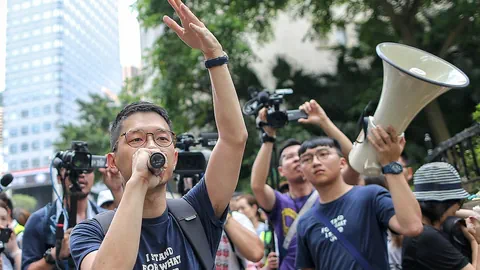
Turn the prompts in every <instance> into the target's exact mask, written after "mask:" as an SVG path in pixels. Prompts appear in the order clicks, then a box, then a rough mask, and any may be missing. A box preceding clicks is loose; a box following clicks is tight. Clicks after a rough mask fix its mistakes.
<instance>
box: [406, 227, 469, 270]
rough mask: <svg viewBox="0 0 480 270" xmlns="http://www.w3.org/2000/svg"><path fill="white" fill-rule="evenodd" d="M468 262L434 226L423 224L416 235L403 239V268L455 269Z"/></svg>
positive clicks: (413, 269)
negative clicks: (421, 229)
mask: <svg viewBox="0 0 480 270" xmlns="http://www.w3.org/2000/svg"><path fill="white" fill-rule="evenodd" d="M468 264H469V262H468V259H467V258H466V257H465V256H464V255H462V253H461V252H460V251H459V250H458V249H456V248H455V247H454V246H453V245H452V244H451V243H450V241H449V240H448V236H447V235H445V234H444V233H443V232H442V231H439V230H437V229H436V228H434V227H432V226H429V225H424V226H423V232H422V233H421V234H420V235H418V236H416V237H405V240H404V241H403V262H402V265H403V270H417V269H431V270H433V269H435V270H444V269H445V270H447V269H448V270H456V269H462V268H464V267H465V266H467V265H468Z"/></svg>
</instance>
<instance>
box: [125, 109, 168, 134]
mask: <svg viewBox="0 0 480 270" xmlns="http://www.w3.org/2000/svg"><path fill="white" fill-rule="evenodd" d="M159 128H161V129H165V130H170V127H169V126H168V124H167V121H165V119H164V118H163V117H162V116H160V115H159V114H158V113H156V112H136V113H133V114H131V115H129V116H128V117H127V118H126V119H125V120H124V121H123V123H122V130H121V133H123V132H127V131H129V130H133V129H143V130H155V129H159Z"/></svg>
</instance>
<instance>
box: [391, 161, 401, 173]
mask: <svg viewBox="0 0 480 270" xmlns="http://www.w3.org/2000/svg"><path fill="white" fill-rule="evenodd" d="M392 170H393V171H394V172H396V173H400V172H402V171H403V166H402V165H400V164H398V163H394V164H392Z"/></svg>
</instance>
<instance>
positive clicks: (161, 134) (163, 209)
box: [70, 0, 247, 270]
mask: <svg viewBox="0 0 480 270" xmlns="http://www.w3.org/2000/svg"><path fill="white" fill-rule="evenodd" d="M169 3H170V5H171V6H172V7H173V9H174V10H175V12H176V13H177V15H178V16H179V18H180V20H181V23H182V26H180V25H178V24H177V23H176V22H175V21H174V20H172V19H171V18H169V17H167V16H165V17H164V22H165V23H166V25H167V26H168V27H169V28H170V29H171V30H173V31H174V32H175V33H176V34H177V35H178V36H179V38H181V39H182V40H183V41H184V42H185V43H186V44H187V45H189V46H190V47H192V48H193V49H199V50H201V51H202V53H203V55H204V57H205V59H206V62H205V65H206V67H207V68H208V70H209V73H210V78H211V82H212V96H213V109H214V114H215V120H216V124H217V129H218V141H217V144H216V146H215V148H214V149H213V151H212V154H211V156H210V159H209V163H208V165H207V168H206V172H205V176H204V178H203V179H202V180H201V181H200V182H199V183H198V184H197V185H195V187H193V188H192V190H190V191H189V193H187V194H186V195H185V196H184V199H185V200H186V201H187V202H188V203H189V204H190V205H191V206H192V207H193V208H194V209H195V211H196V212H197V218H199V219H200V221H201V223H202V225H203V228H204V233H205V235H206V237H207V241H208V244H209V247H210V250H209V252H210V255H211V258H212V259H214V257H215V253H216V251H217V247H218V244H219V241H220V237H221V234H222V229H223V223H224V220H225V217H226V214H227V211H226V210H227V205H228V203H229V201H230V198H231V197H232V194H233V192H234V190H235V187H236V186H237V182H238V176H239V173H240V165H241V162H242V157H243V152H244V149H245V144H246V141H247V129H246V127H245V123H244V121H243V116H242V113H241V109H240V104H239V101H238V97H237V94H236V91H235V88H234V85H233V82H232V79H231V76H230V73H229V70H228V68H227V66H226V63H227V62H228V61H227V60H228V58H227V56H226V55H225V53H224V52H223V49H222V46H221V45H220V43H219V42H218V41H217V39H216V38H215V36H214V35H213V34H212V33H211V32H210V31H209V30H208V29H207V28H206V27H205V25H204V24H203V23H202V22H201V21H200V20H199V19H198V18H197V17H196V16H195V15H194V14H193V13H192V12H191V11H190V9H189V8H188V7H187V6H185V5H184V4H183V3H182V2H181V1H180V0H169ZM110 141H111V146H112V152H111V153H109V154H108V156H107V158H108V166H109V167H115V168H118V170H119V171H120V173H121V175H122V176H123V178H124V179H125V181H126V184H125V188H124V190H123V196H122V199H121V201H120V204H119V206H118V208H117V210H116V212H115V216H114V217H113V220H112V222H111V224H110V227H109V229H108V231H107V232H106V234H105V233H104V232H103V230H102V227H101V225H100V224H99V222H98V221H97V220H95V219H94V220H90V221H88V222H83V223H81V224H79V225H77V226H76V227H75V229H74V230H73V232H72V235H71V238H70V241H71V250H72V256H73V258H74V260H75V263H76V265H77V268H78V269H82V270H83V269H157V268H159V269H160V268H161V269H201V261H200V259H199V258H197V256H196V255H195V253H194V250H193V249H192V246H191V244H190V243H189V242H188V240H187V239H186V238H185V236H184V235H183V233H182V231H181V228H180V227H179V225H178V224H177V222H176V221H175V220H173V217H171V216H170V215H169V212H168V209H167V199H166V184H167V182H168V180H169V179H171V177H172V174H173V170H174V168H175V165H176V162H177V158H178V152H177V151H176V150H175V135H174V133H173V132H172V130H171V123H170V120H169V118H168V115H167V113H166V111H165V110H164V109H163V108H160V107H159V106H157V105H155V104H152V103H148V102H138V103H133V104H130V105H128V106H126V107H125V108H124V109H123V110H122V111H121V112H120V113H119V114H118V115H117V117H116V119H115V121H114V122H113V124H112V127H111V140H110ZM158 152H160V153H162V154H163V155H164V156H165V157H166V163H165V165H164V167H163V168H162V169H161V170H160V171H155V170H151V169H149V166H148V164H149V159H150V157H151V155H152V154H153V153H158ZM225 161H228V162H225ZM119 254H121V256H119Z"/></svg>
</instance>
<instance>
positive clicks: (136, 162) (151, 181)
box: [131, 148, 163, 188]
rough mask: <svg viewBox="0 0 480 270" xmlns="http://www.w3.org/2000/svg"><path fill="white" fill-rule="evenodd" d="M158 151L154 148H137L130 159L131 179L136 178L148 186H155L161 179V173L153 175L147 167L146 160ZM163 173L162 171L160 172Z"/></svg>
mask: <svg viewBox="0 0 480 270" xmlns="http://www.w3.org/2000/svg"><path fill="white" fill-rule="evenodd" d="M155 152H159V151H158V150H156V149H148V148H138V149H137V151H136V152H135V154H133V159H132V177H131V179H138V180H139V181H141V182H142V184H145V185H147V187H148V188H152V187H156V186H157V185H158V184H159V183H160V181H161V180H162V176H163V175H159V176H155V175H153V174H152V173H151V172H150V170H149V169H148V162H149V161H150V156H151V155H152V154H153V153H155ZM162 174H163V173H162Z"/></svg>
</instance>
